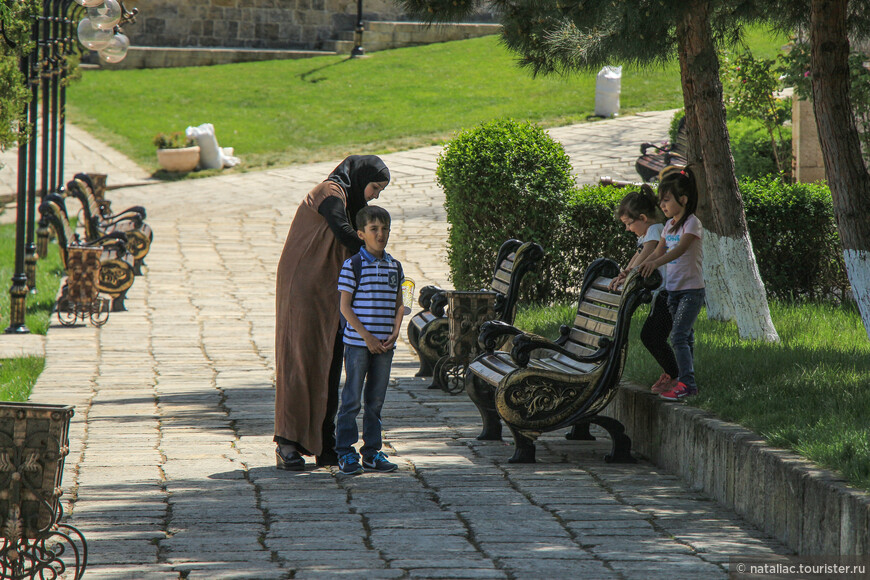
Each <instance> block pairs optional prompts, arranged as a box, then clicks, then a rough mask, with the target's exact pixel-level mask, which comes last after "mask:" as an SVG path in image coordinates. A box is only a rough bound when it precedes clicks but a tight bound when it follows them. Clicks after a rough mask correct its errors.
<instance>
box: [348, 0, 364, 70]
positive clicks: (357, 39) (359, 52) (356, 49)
mask: <svg viewBox="0 0 870 580" xmlns="http://www.w3.org/2000/svg"><path fill="white" fill-rule="evenodd" d="M362 14H363V0H356V26H355V27H354V29H353V49H352V50H351V51H350V56H351V58H356V57H358V56H365V53H366V49H364V48H363V45H362V37H363V19H362Z"/></svg>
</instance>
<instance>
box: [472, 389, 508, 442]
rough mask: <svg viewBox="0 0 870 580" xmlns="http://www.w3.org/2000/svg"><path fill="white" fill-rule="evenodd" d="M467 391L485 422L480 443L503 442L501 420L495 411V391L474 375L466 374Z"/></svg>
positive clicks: (479, 439)
mask: <svg viewBox="0 0 870 580" xmlns="http://www.w3.org/2000/svg"><path fill="white" fill-rule="evenodd" d="M465 390H466V392H467V393H468V397H469V398H470V399H471V402H472V403H474V406H475V407H477V412H478V413H480V418H481V420H482V421H483V430H482V431H481V432H480V435H478V436H477V439H478V441H501V419H500V418H499V416H498V413H497V412H496V410H495V389H493V387H491V386H490V385H488V384H486V383H484V382H483V381H480V380H478V379H477V377H476V376H474V375H473V374H471V373H466V375H465Z"/></svg>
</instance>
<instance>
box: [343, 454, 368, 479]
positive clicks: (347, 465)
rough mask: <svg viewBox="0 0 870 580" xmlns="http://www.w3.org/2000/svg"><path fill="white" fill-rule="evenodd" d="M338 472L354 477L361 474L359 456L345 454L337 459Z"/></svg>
mask: <svg viewBox="0 0 870 580" xmlns="http://www.w3.org/2000/svg"><path fill="white" fill-rule="evenodd" d="M338 470H339V471H340V472H341V473H343V474H345V475H356V474H357V473H362V472H363V468H362V465H360V464H359V455H357V454H356V453H345V454H344V455H342V456H341V457H339V458H338Z"/></svg>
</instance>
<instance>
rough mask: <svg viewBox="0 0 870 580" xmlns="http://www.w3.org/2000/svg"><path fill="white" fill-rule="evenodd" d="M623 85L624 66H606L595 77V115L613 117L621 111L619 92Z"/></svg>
mask: <svg viewBox="0 0 870 580" xmlns="http://www.w3.org/2000/svg"><path fill="white" fill-rule="evenodd" d="M621 85H622V67H621V66H606V67H604V68H602V69H601V70H600V71H599V72H598V76H597V77H596V79H595V115H596V116H599V117H613V116H615V115H616V114H617V113H619V92H620V89H621Z"/></svg>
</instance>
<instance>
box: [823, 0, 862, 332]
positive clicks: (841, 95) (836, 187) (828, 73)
mask: <svg viewBox="0 0 870 580" xmlns="http://www.w3.org/2000/svg"><path fill="white" fill-rule="evenodd" d="M865 13H866V10H865ZM848 17H849V2H848V1H847V0H812V6H811V11H810V43H811V46H812V60H811V62H812V69H811V73H812V87H813V111H814V112H815V115H816V126H817V128H818V131H819V141H820V142H821V145H822V156H823V158H824V161H825V172H826V174H827V180H828V186H829V187H830V188H831V195H832V197H833V201H834V217H835V219H836V222H837V228H838V230H839V233H840V241H841V243H842V245H843V257H844V258H845V262H846V270H847V272H848V275H849V283H850V284H851V286H852V293H853V295H854V297H855V301H856V302H857V303H858V309H859V311H860V312H861V319H862V320H863V321H864V328H865V329H866V330H867V335H868V337H870V174H868V172H867V167H866V165H865V164H864V159H863V157H862V156H861V144H860V141H859V137H858V129H857V127H856V125H855V118H854V115H853V113H852V103H851V100H850V97H849V81H850V74H849V37H848V33H847V32H848V31H847V18H848ZM866 32H867V31H866V30H865V31H864V33H865V34H866Z"/></svg>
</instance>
